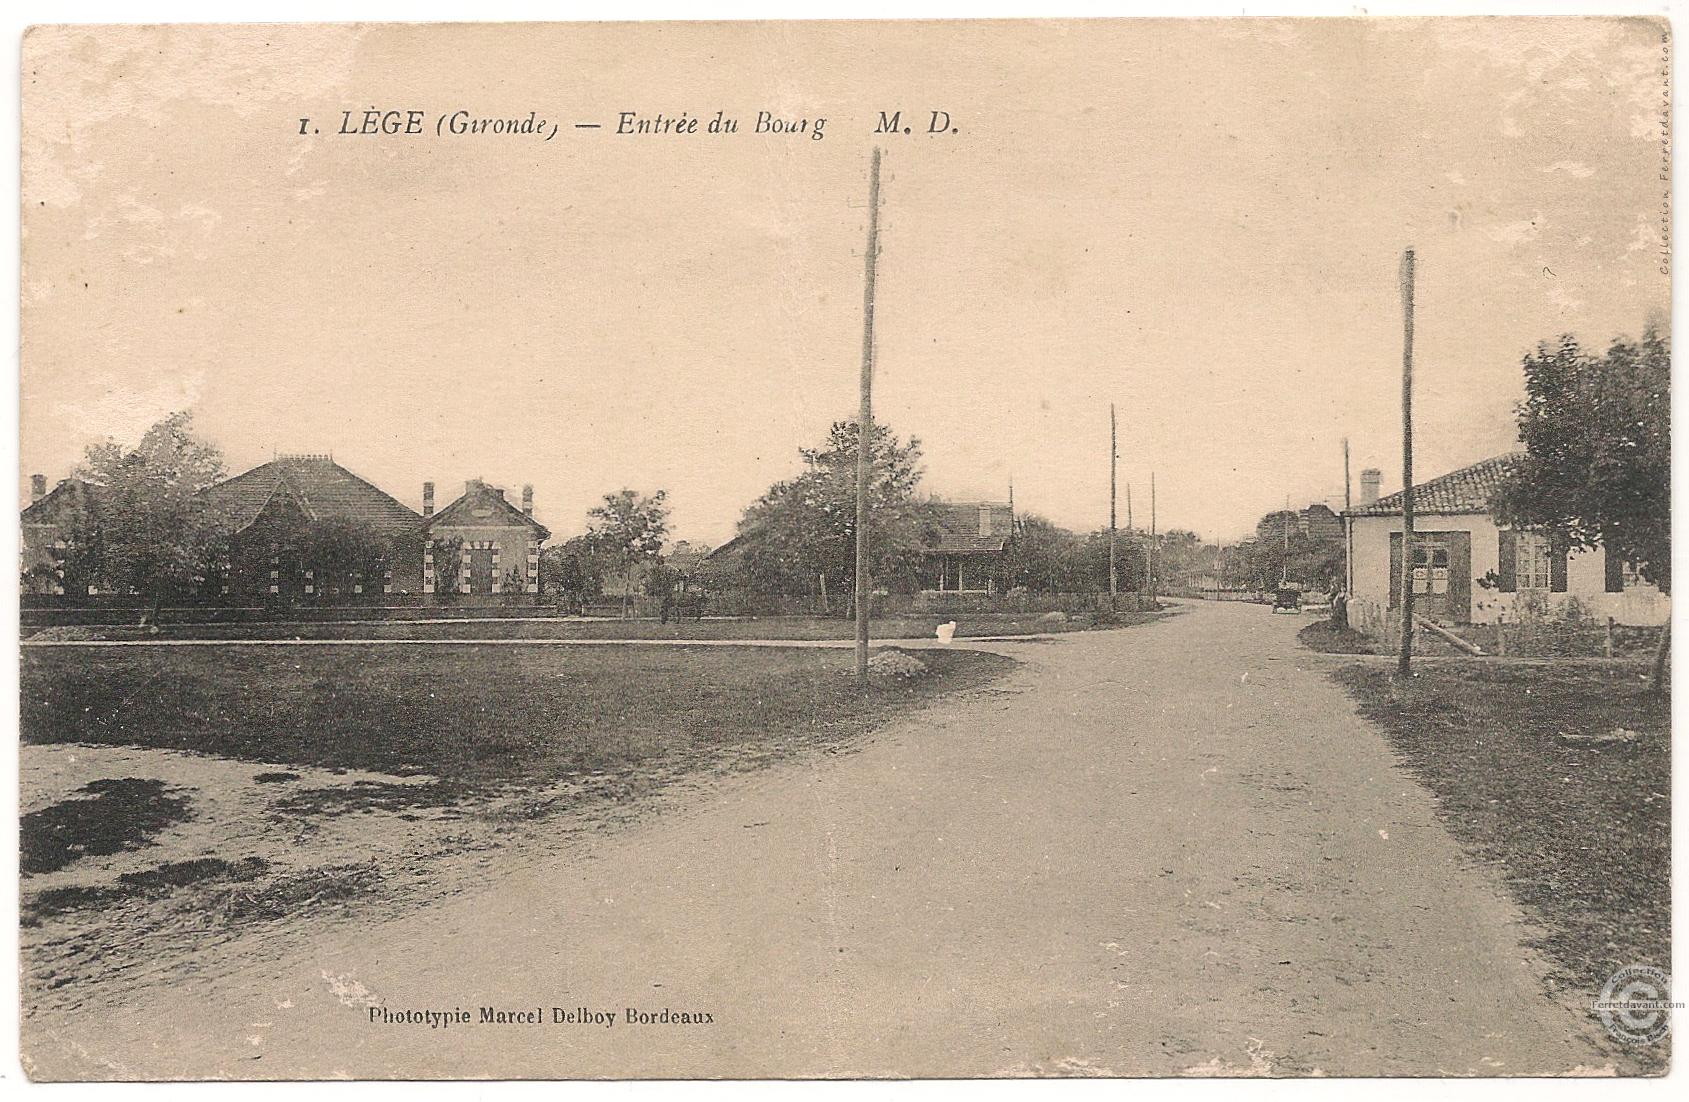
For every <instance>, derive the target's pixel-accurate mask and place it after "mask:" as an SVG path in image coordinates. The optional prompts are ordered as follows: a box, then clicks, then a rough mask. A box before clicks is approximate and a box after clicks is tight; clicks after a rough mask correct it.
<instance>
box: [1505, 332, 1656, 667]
mask: <svg viewBox="0 0 1689 1102" xmlns="http://www.w3.org/2000/svg"><path fill="white" fill-rule="evenodd" d="M1523 366H1524V372H1525V400H1524V401H1523V402H1521V403H1520V404H1519V406H1518V408H1517V411H1516V415H1517V419H1518V425H1519V440H1520V442H1521V443H1523V444H1524V446H1525V452H1524V455H1523V456H1522V457H1521V459H1520V460H1519V462H1517V463H1516V464H1515V465H1514V467H1513V470H1512V472H1511V475H1510V477H1509V478H1508V480H1507V481H1506V483H1505V484H1504V485H1503V487H1502V490H1501V492H1500V493H1499V494H1498V495H1497V497H1496V500H1495V503H1494V511H1495V515H1496V519H1497V520H1498V521H1500V522H1501V523H1502V524H1506V525H1510V526H1512V527H1519V528H1542V529H1547V530H1549V531H1552V532H1555V533H1556V534H1558V535H1561V536H1563V538H1564V539H1565V540H1566V543H1567V546H1568V547H1570V548H1574V549H1588V548H1592V547H1597V546H1599V547H1603V548H1605V549H1606V553H1607V554H1608V555H1614V556H1617V557H1618V558H1620V559H1622V560H1624V561H1625V562H1629V563H1633V564H1635V566H1636V569H1637V571H1638V573H1640V574H1641V575H1642V577H1643V578H1645V579H1647V580H1648V581H1650V582H1652V583H1654V584H1655V585H1657V586H1659V587H1660V589H1661V590H1662V591H1663V592H1666V593H1669V592H1671V347H1670V342H1669V340H1668V339H1667V337H1666V336H1665V335H1663V334H1662V333H1660V332H1659V330H1658V329H1656V328H1655V327H1654V326H1653V325H1650V326H1649V327H1648V328H1647V329H1646V330H1645V331H1644V332H1643V334H1642V339H1641V340H1639V341H1627V340H1623V339H1620V340H1616V341H1614V342H1613V343H1612V344H1611V345H1610V346H1609V347H1608V349H1607V352H1606V354H1605V355H1603V356H1592V355H1590V354H1588V353H1586V352H1585V351H1584V350H1583V349H1582V348H1581V347H1579V345H1578V343H1577V341H1576V340H1574V339H1573V338H1572V337H1570V336H1564V337H1561V338H1560V341H1559V343H1558V344H1555V345H1549V344H1546V343H1544V344H1540V345H1538V346H1537V347H1536V349H1535V350H1534V351H1532V352H1531V353H1530V354H1528V355H1527V356H1526V357H1525V359H1524V365H1523ZM1668 636H1669V629H1668V630H1662V631H1661V633H1660V648H1659V651H1658V652H1657V655H1656V662H1655V685H1656V687H1663V684H1664V676H1665V655H1666V648H1667V646H1668V645H1669V644H1668V642H1667V639H1668Z"/></svg>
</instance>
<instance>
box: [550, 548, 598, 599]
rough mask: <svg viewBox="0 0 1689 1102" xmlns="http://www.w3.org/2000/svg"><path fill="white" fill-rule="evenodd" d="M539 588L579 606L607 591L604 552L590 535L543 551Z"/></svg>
mask: <svg viewBox="0 0 1689 1102" xmlns="http://www.w3.org/2000/svg"><path fill="white" fill-rule="evenodd" d="M540 591H541V592H543V593H550V594H555V595H556V596H557V598H558V599H559V601H560V602H561V603H563V604H564V605H566V606H568V607H570V608H573V609H576V610H579V609H581V608H583V607H584V606H585V605H586V603H587V602H588V601H592V600H595V599H596V598H597V597H598V596H599V595H600V594H602V593H603V592H604V555H603V553H602V552H601V551H600V549H599V548H598V547H596V546H595V545H594V543H593V540H592V538H591V537H590V536H576V537H575V538H574V539H571V540H569V541H567V542H565V543H562V544H558V545H557V546H554V547H547V548H544V549H543V550H541V551H540Z"/></svg>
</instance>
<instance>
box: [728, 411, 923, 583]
mask: <svg viewBox="0 0 1689 1102" xmlns="http://www.w3.org/2000/svg"><path fill="white" fill-rule="evenodd" d="M858 441H859V434H858V430H857V425H856V422H855V421H836V422H834V423H833V426H832V428H831V430H829V432H828V434H827V440H826V442H825V444H823V445H822V446H821V447H819V448H803V449H800V450H799V455H800V456H801V457H802V458H803V465H804V469H803V471H802V472H801V473H800V474H799V475H797V477H795V478H792V479H789V480H786V481H783V482H777V483H775V484H774V485H773V486H771V487H770V488H769V489H768V492H767V493H765V494H763V495H762V497H761V498H759V499H758V500H757V501H756V502H755V503H753V504H752V505H751V507H750V508H748V509H746V510H745V515H744V516H743V517H742V518H741V519H740V521H739V532H740V534H741V535H743V536H745V537H746V543H747V547H746V551H745V570H746V574H747V575H748V579H749V581H750V582H751V584H752V585H754V586H756V587H758V588H759V589H762V590H764V591H767V592H774V593H789V594H811V593H818V592H819V591H820V587H821V584H822V583H821V578H822V577H823V576H825V577H826V579H827V582H826V585H827V588H828V589H829V590H831V591H833V592H838V591H840V590H844V591H850V590H852V589H853V588H854V580H855V577H856V463H857V450H858ZM868 458H869V476H868V509H869V515H870V517H871V529H870V539H869V543H868V547H869V560H868V564H867V565H868V570H869V576H870V577H871V578H873V579H874V580H875V581H876V582H878V583H880V584H883V585H885V586H887V587H888V588H892V589H898V590H912V589H913V588H914V587H915V586H916V585H917V584H918V581H919V574H920V565H921V559H922V550H923V548H925V547H926V546H928V545H929V544H930V543H931V542H932V540H933V539H934V538H936V536H937V535H938V530H939V529H938V507H937V506H936V505H934V504H933V503H931V502H927V501H921V500H918V499H917V498H916V496H915V493H916V490H917V488H918V487H919V485H920V481H921V445H920V441H918V440H916V439H914V438H912V437H911V438H910V440H909V442H908V443H907V444H905V443H902V442H901V441H899V440H898V438H897V436H896V435H895V434H894V433H893V432H892V431H891V429H889V428H888V427H886V426H885V425H880V424H875V425H874V426H873V431H872V432H871V433H870V439H869V447H868Z"/></svg>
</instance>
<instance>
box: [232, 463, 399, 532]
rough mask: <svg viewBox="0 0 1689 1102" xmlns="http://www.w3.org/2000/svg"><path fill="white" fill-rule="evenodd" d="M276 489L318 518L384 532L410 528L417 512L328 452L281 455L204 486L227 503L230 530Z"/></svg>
mask: <svg viewBox="0 0 1689 1102" xmlns="http://www.w3.org/2000/svg"><path fill="white" fill-rule="evenodd" d="M277 493H287V494H291V495H292V496H293V497H294V498H295V499H296V500H298V502H299V503H300V505H301V506H303V507H304V509H305V511H306V512H307V513H308V514H309V515H310V516H312V517H315V518H318V519H327V518H336V519H345V520H357V521H362V522H363V523H365V524H368V525H369V526H370V527H372V528H374V529H375V530H376V531H378V532H383V533H385V534H387V535H394V536H396V535H401V534H405V533H410V532H415V531H417V530H418V529H419V528H420V527H421V525H422V517H421V516H420V515H419V514H417V513H415V512H413V511H412V510H411V509H410V508H408V507H407V506H405V505H404V504H402V503H401V502H399V501H398V500H396V499H395V498H393V497H391V496H389V495H388V494H386V493H384V492H383V491H381V490H379V489H377V488H376V487H375V486H373V485H371V484H370V483H368V482H365V481H364V480H363V479H361V478H359V477H358V476H357V475H355V474H353V473H352V472H351V471H349V470H347V469H346V468H345V467H342V466H340V465H339V464H338V463H336V462H334V461H333V460H332V459H329V458H328V457H327V456H320V455H307V456H284V457H282V458H280V459H274V460H271V461H270V462H268V463H264V464H261V465H259V466H257V467H254V468H252V469H251V470H250V471H247V472H246V473H245V474H240V475H236V476H235V477H233V478H231V479H227V480H226V481H223V482H219V483H217V485H215V486H211V487H208V488H207V489H206V490H205V491H204V494H205V496H206V497H207V498H208V499H210V500H211V501H212V502H214V503H215V504H218V505H220V506H222V507H223V508H225V509H227V510H228V511H229V514H230V520H231V522H232V524H233V527H234V529H235V531H237V532H238V531H240V530H242V529H244V528H245V527H246V526H247V525H249V524H251V523H252V522H253V521H254V520H256V519H257V518H258V514H259V513H261V512H263V511H264V506H265V505H267V504H269V502H270V499H271V498H272V497H274V496H275V495H276V494H277Z"/></svg>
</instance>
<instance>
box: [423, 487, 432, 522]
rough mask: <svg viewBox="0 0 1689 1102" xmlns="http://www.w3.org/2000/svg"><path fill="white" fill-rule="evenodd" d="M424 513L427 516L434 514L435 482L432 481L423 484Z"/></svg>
mask: <svg viewBox="0 0 1689 1102" xmlns="http://www.w3.org/2000/svg"><path fill="white" fill-rule="evenodd" d="M422 515H423V516H425V517H431V516H433V515H434V484H433V483H432V482H424V483H423V484H422Z"/></svg>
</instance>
